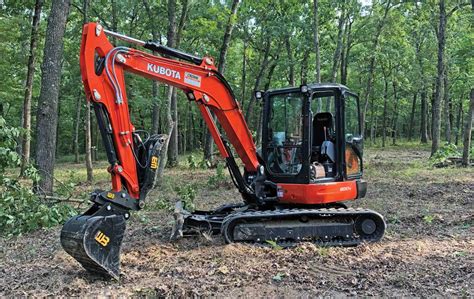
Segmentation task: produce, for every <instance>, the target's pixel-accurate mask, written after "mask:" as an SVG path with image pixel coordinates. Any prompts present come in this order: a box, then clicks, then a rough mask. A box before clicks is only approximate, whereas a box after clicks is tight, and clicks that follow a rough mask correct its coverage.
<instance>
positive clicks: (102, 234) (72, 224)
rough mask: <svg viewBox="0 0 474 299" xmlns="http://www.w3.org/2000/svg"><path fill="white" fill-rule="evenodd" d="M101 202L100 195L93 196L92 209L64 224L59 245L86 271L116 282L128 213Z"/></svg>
mask: <svg viewBox="0 0 474 299" xmlns="http://www.w3.org/2000/svg"><path fill="white" fill-rule="evenodd" d="M102 193H105V194H107V192H102ZM108 193H110V192H108ZM102 199H103V196H102V194H101V193H95V194H93V197H92V201H94V205H93V206H92V207H90V208H89V210H87V211H86V212H85V213H84V214H82V215H78V216H75V217H72V218H71V219H69V220H68V221H67V222H66V223H65V224H64V226H63V228H62V230H61V237H60V238H61V245H62V247H63V249H64V250H65V251H66V252H67V253H68V254H69V255H71V256H72V257H73V258H75V259H76V260H77V261H78V262H79V263H80V264H81V265H82V266H83V267H84V268H85V269H86V270H87V271H89V272H91V273H94V274H99V275H101V276H106V277H113V278H115V279H117V280H118V279H119V276H120V249H121V245H122V239H123V236H124V233H125V227H126V220H127V219H128V218H129V217H130V214H129V211H128V209H125V208H124V207H122V206H118V205H116V204H114V203H111V202H108V201H103V200H102Z"/></svg>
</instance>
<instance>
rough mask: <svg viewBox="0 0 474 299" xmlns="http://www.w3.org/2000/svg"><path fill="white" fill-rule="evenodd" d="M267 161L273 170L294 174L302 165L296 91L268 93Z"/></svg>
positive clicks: (300, 109)
mask: <svg viewBox="0 0 474 299" xmlns="http://www.w3.org/2000/svg"><path fill="white" fill-rule="evenodd" d="M270 101H271V102H270V103H271V104H270V111H269V113H270V115H269V122H268V139H269V140H267V148H266V151H267V157H268V161H267V163H268V164H267V165H268V167H269V170H270V171H271V172H272V173H275V174H287V175H296V174H298V173H299V172H300V170H301V166H302V162H303V161H302V156H301V145H302V141H303V117H302V114H303V103H304V96H303V95H302V94H301V93H299V92H296V93H285V94H277V95H274V96H272V97H270Z"/></svg>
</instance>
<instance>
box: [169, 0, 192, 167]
mask: <svg viewBox="0 0 474 299" xmlns="http://www.w3.org/2000/svg"><path fill="white" fill-rule="evenodd" d="M168 3H169V2H168ZM174 10H175V14H176V7H175V8H174ZM187 13H188V1H187V0H184V1H183V6H182V9H181V17H180V19H179V23H178V26H177V27H176V25H175V26H174V27H175V31H176V33H175V36H174V39H173V44H172V45H168V46H170V47H178V46H179V42H180V38H181V33H182V31H183V28H184V24H185V23H186V18H187ZM175 19H176V18H175ZM175 22H176V20H175ZM176 92H177V90H176V88H173V92H172V95H171V117H172V119H173V123H174V128H173V131H172V133H171V136H170V141H169V149H168V164H167V165H168V166H169V167H175V166H177V165H178V153H179V131H178V96H177V93H176Z"/></svg>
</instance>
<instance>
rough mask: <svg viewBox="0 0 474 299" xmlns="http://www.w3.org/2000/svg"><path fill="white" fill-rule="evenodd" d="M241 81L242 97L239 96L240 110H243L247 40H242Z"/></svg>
mask: <svg viewBox="0 0 474 299" xmlns="http://www.w3.org/2000/svg"><path fill="white" fill-rule="evenodd" d="M242 56H243V57H242V79H241V83H240V85H241V86H242V95H241V99H240V102H241V104H242V105H241V108H242V110H244V109H245V106H244V104H245V97H246V88H245V87H246V85H247V40H246V39H244V49H243V55H242Z"/></svg>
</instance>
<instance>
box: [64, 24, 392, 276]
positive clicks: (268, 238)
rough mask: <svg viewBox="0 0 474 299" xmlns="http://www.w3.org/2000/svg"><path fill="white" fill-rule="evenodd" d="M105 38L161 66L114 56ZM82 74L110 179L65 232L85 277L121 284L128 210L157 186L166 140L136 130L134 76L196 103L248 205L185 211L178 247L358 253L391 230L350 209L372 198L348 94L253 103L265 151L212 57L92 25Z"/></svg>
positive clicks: (316, 88) (285, 93) (304, 91)
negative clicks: (258, 106) (131, 95)
mask: <svg viewBox="0 0 474 299" xmlns="http://www.w3.org/2000/svg"><path fill="white" fill-rule="evenodd" d="M108 36H110V37H115V38H117V39H120V40H124V41H126V42H128V43H132V44H135V45H137V46H140V47H143V48H145V49H148V50H151V51H153V52H154V53H158V54H160V55H161V56H157V55H152V54H150V53H148V52H145V51H141V50H137V49H134V48H129V47H124V46H117V47H116V46H114V45H112V44H111V43H110V42H109V40H108ZM80 67H81V72H82V81H83V83H84V88H85V93H86V96H87V100H88V101H89V102H91V103H92V105H93V107H94V111H95V114H96V117H97V123H98V125H99V129H100V132H101V136H102V141H103V143H104V147H105V150H106V153H107V159H108V162H109V163H110V166H109V168H108V171H109V172H110V175H111V179H112V188H111V189H110V190H96V191H94V192H93V193H92V195H91V201H92V202H93V205H92V207H90V208H89V209H88V210H87V211H86V212H85V213H83V214H82V215H79V216H75V217H73V218H71V219H69V220H68V221H67V222H66V223H65V224H64V226H63V228H62V231H61V244H62V247H63V248H64V249H65V251H66V252H67V253H69V254H70V255H71V256H73V257H74V258H75V259H76V260H77V261H79V262H80V263H81V264H82V266H83V267H84V268H85V269H87V270H88V271H90V272H94V273H98V274H101V275H106V276H111V277H114V278H116V279H118V278H119V276H120V248H121V243H122V238H123V236H124V232H125V226H126V221H127V220H128V219H129V218H130V212H131V211H138V210H140V209H142V208H143V207H144V205H145V200H146V197H147V194H148V192H149V191H150V190H151V189H152V188H153V187H154V181H155V176H156V173H157V169H158V167H159V163H160V153H161V149H162V147H163V145H164V144H165V142H166V138H167V136H165V135H150V134H149V133H147V132H145V131H143V130H138V129H136V128H135V127H134V126H133V124H132V123H131V120H130V113H129V108H128V102H127V94H126V92H125V78H124V73H125V72H126V71H128V72H131V73H134V74H136V75H140V76H144V77H147V78H149V79H152V80H157V81H160V82H163V83H165V84H168V85H171V86H174V87H175V88H178V89H180V90H182V91H183V92H184V93H185V94H186V97H187V99H188V100H189V101H192V102H195V103H196V104H197V106H198V107H199V111H200V113H201V115H202V117H203V118H204V121H205V123H206V125H207V126H208V128H209V130H210V132H211V134H212V137H213V139H214V142H215V144H216V145H217V148H218V150H219V152H220V154H221V155H222V157H223V158H224V159H225V161H226V166H227V168H228V170H229V173H230V177H231V178H232V181H233V182H234V184H235V186H236V188H237V189H238V191H239V192H240V194H241V195H242V202H241V203H240V204H227V205H223V206H221V207H218V208H217V209H215V210H213V211H194V212H193V213H191V212H188V211H186V210H184V209H183V207H182V204H180V203H178V204H177V205H176V210H175V218H176V224H175V227H174V229H173V237H181V236H182V235H183V234H185V235H187V234H188V233H191V232H196V231H200V232H203V231H207V232H209V233H212V234H215V235H218V234H220V235H222V237H223V238H224V240H225V242H226V243H232V242H242V243H249V244H259V245H262V246H264V245H265V244H269V243H271V244H274V243H273V242H275V243H276V244H278V245H280V246H283V247H288V246H293V245H294V244H297V243H299V242H312V243H315V244H318V245H321V246H355V245H358V244H360V243H362V242H375V241H378V240H380V239H381V238H382V236H383V234H384V231H385V227H386V224H385V221H384V219H383V217H382V216H381V215H380V214H378V213H377V212H374V211H372V210H368V209H353V208H348V207H346V205H345V204H344V203H343V202H345V201H352V200H355V199H359V198H363V197H364V196H365V194H366V190H367V183H366V182H365V181H364V180H363V179H362V173H363V161H362V152H363V138H362V134H361V125H360V108H359V99H358V97H357V95H356V94H354V93H352V92H351V91H350V90H349V89H348V88H347V87H345V86H343V85H340V84H304V85H301V86H299V87H288V88H281V89H274V90H267V91H257V92H255V95H254V96H255V98H256V100H257V101H262V102H263V111H262V113H263V115H262V116H263V117H262V140H261V148H260V149H258V150H257V148H256V146H255V143H254V140H253V138H252V135H251V133H250V131H249V129H248V127H247V124H246V122H245V119H244V117H243V115H242V110H241V107H240V106H239V103H238V102H237V101H236V98H235V95H234V93H233V92H232V89H231V87H230V85H229V84H228V83H227V81H226V80H225V78H224V77H223V76H222V75H221V74H220V73H219V72H218V71H217V69H216V67H215V65H214V61H213V59H212V58H210V57H202V58H201V57H197V56H195V55H190V54H187V53H184V52H182V51H179V50H177V49H173V48H170V47H166V46H164V45H161V44H159V43H158V42H154V41H148V42H145V41H141V40H137V39H134V38H131V37H128V36H125V35H122V34H119V33H115V32H111V31H108V30H105V29H104V28H103V27H102V26H101V25H100V24H97V23H89V24H86V25H85V26H84V29H83V34H82V43H81V53H80ZM212 114H214V115H215V116H216V119H217V121H218V122H219V124H220V126H221V128H222V130H223V131H224V134H222V135H221V133H220V132H219V129H218V128H217V126H216V124H215V123H214V119H213V117H212ZM234 154H235V155H237V156H238V157H239V158H240V160H241V162H242V164H243V171H241V169H240V168H239V166H238V164H237V162H236V160H235V157H234ZM230 201H232V202H235V200H232V199H230Z"/></svg>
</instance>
